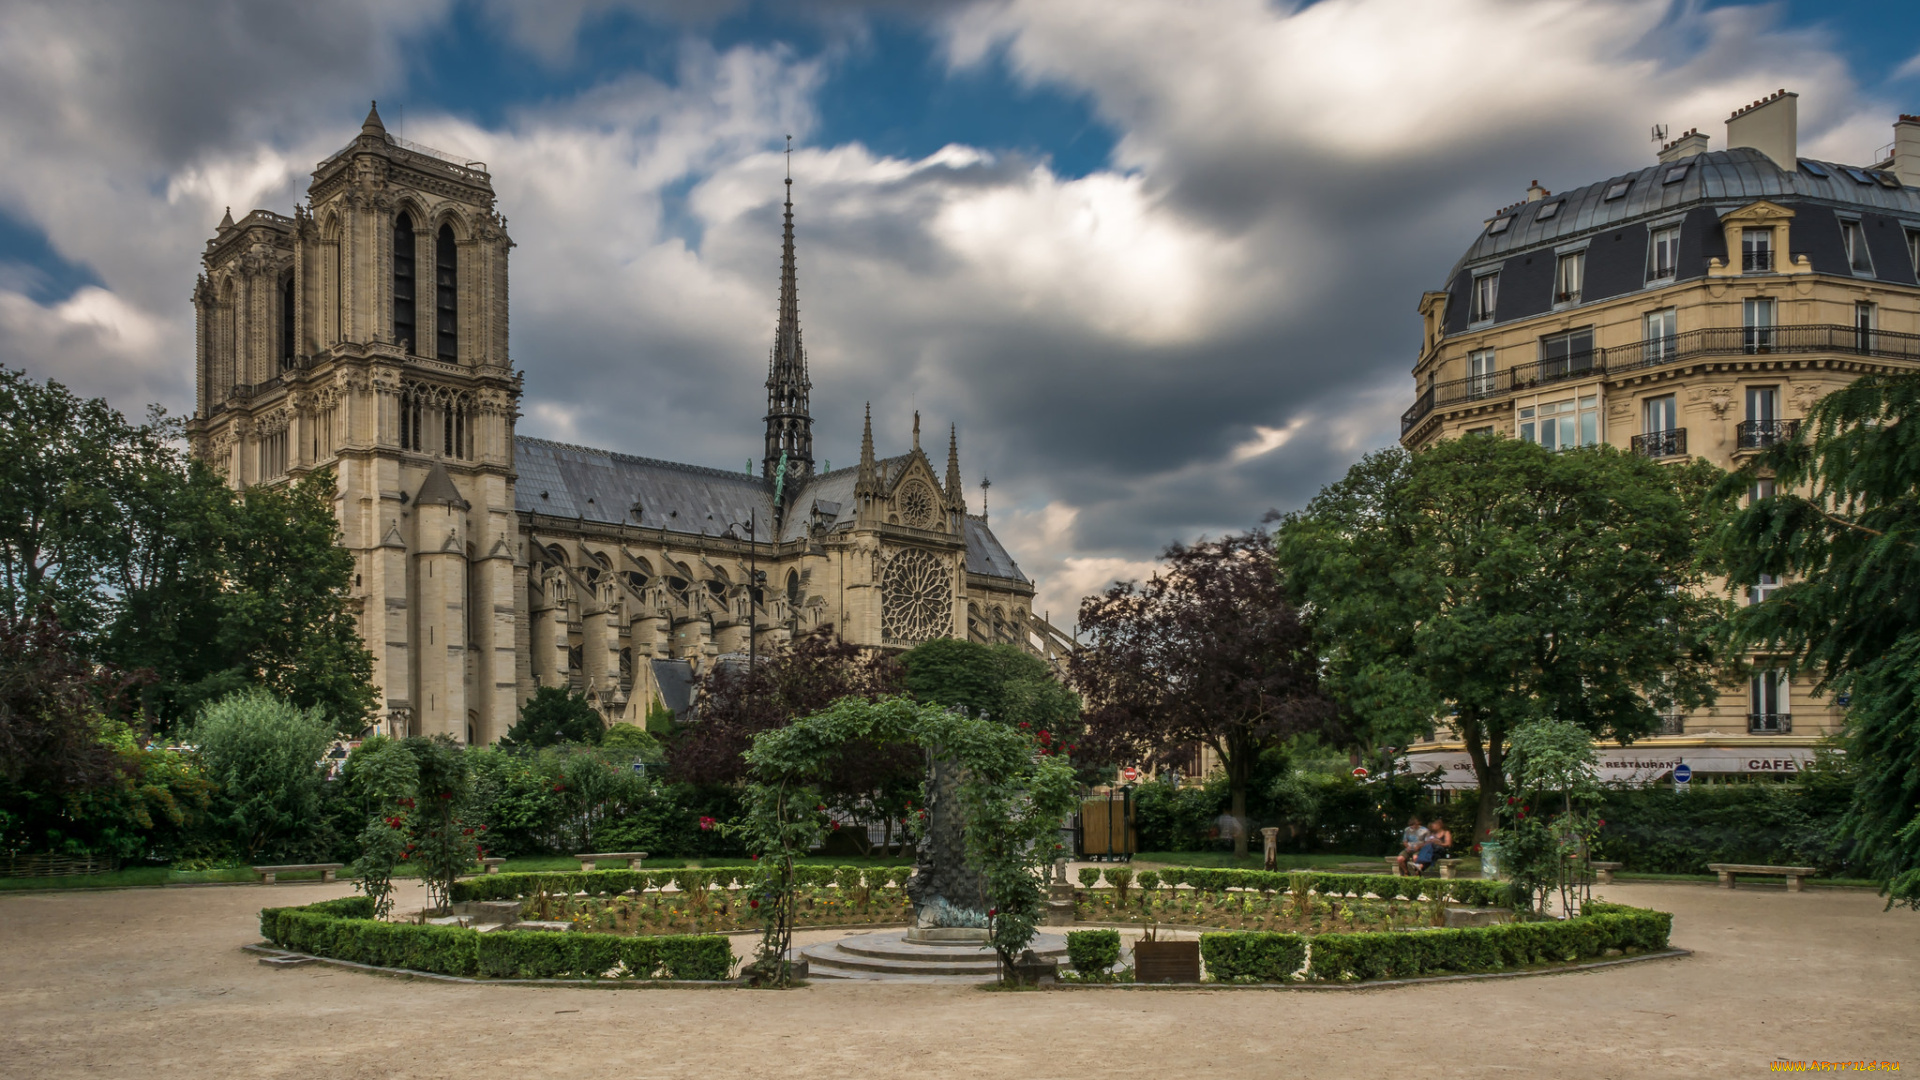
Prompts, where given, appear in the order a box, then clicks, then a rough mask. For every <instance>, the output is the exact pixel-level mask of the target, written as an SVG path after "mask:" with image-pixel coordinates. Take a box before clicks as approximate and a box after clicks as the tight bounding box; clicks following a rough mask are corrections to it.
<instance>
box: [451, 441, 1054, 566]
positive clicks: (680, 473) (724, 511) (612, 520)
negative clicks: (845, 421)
mask: <svg viewBox="0 0 1920 1080" xmlns="http://www.w3.org/2000/svg"><path fill="white" fill-rule="evenodd" d="M513 443H514V470H515V472H516V473H518V474H519V479H518V480H517V481H516V482H515V485H514V509H516V510H518V511H519V512H521V513H523V514H547V515H550V516H553V517H562V518H578V519H581V520H584V521H594V522H601V523H605V524H613V525H635V526H642V527H645V528H649V529H667V530H670V531H673V532H683V533H693V534H696V535H703V536H720V535H723V534H724V533H725V532H726V531H727V526H728V525H729V524H731V523H733V522H744V521H746V520H747V519H748V516H749V515H755V514H757V516H758V519H759V521H761V522H763V523H765V522H771V521H772V520H773V491H772V489H771V488H770V487H769V486H768V484H767V482H766V481H765V480H762V479H761V478H760V477H759V476H756V475H751V474H749V473H746V472H728V471H727V470H724V469H710V468H707V467H705V466H701V465H683V464H680V463H679V462H673V461H658V460H655V459H653V458H643V457H635V456H633V455H631V454H621V453H616V452H614V451H611V450H595V449H593V448H591V447H585V446H574V445H571V444H569V443H561V442H553V441H550V440H547V439H536V438H533V437H532V436H528V435H516V436H514V439H513ZM911 459H912V455H911V454H902V455H900V456H898V457H892V458H885V459H882V460H880V461H878V462H875V464H876V465H877V466H878V467H879V468H880V470H881V474H882V475H883V476H891V475H895V474H897V473H898V472H899V471H900V470H901V469H903V468H905V467H906V464H907V462H908V461H910V460H911ZM859 473H860V470H859V469H858V468H857V467H855V468H846V469H836V470H834V471H833V472H830V473H825V474H822V475H820V476H816V477H814V478H813V479H811V480H809V481H808V482H807V483H806V484H805V485H804V486H803V487H802V488H801V489H800V493H799V495H798V496H796V497H795V499H794V501H793V502H792V503H791V504H790V505H791V512H790V513H789V514H788V516H787V520H786V522H785V524H784V527H783V528H782V530H781V533H782V535H781V536H780V539H781V540H782V541H788V540H797V539H799V538H800V537H802V536H804V535H805V534H806V530H807V527H808V526H809V525H810V524H811V523H812V521H813V518H814V515H815V514H816V513H818V514H819V515H820V517H821V519H822V523H823V524H825V525H826V527H827V528H828V529H829V530H834V529H842V528H850V527H851V526H852V524H853V522H854V519H855V517H856V516H857V514H858V512H859V506H858V504H857V503H856V502H855V500H854V497H853V488H854V484H855V483H857V482H858V480H859ZM423 490H424V489H423ZM636 504H638V506H639V511H640V512H639V514H638V515H637V516H636V515H635V514H634V507H635V505H636ZM963 536H964V539H965V540H966V544H967V572H968V573H970V574H985V575H989V576H992V577H1002V578H1011V579H1013V580H1015V581H1026V580H1027V577H1026V575H1024V574H1022V573H1021V572H1020V567H1019V564H1017V563H1015V562H1014V561H1013V556H1012V555H1010V554H1008V553H1007V549H1006V548H1005V547H1004V546H1003V545H1002V544H1001V543H1000V540H999V538H998V537H996V536H994V535H993V530H992V529H989V528H988V527H987V523H986V522H985V521H983V520H981V519H979V518H977V517H974V516H972V515H968V516H967V518H966V527H965V529H964V531H963Z"/></svg>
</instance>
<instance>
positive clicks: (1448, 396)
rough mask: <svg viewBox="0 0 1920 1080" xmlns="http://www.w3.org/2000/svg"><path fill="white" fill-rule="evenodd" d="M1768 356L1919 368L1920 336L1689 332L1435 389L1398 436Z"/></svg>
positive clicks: (1783, 329) (1845, 329)
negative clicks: (1611, 382)
mask: <svg viewBox="0 0 1920 1080" xmlns="http://www.w3.org/2000/svg"><path fill="white" fill-rule="evenodd" d="M1757 352H1765V353H1769V354H1772V355H1775V356H1780V355H1793V354H1804V353H1837V354H1843V355H1847V356H1873V357H1887V358H1891V359H1895V360H1907V361H1920V334H1902V333H1895V332H1893V331H1890V330H1875V331H1872V332H1871V333H1862V332H1861V331H1860V329H1859V328H1858V327H1855V326H1850V325H1845V324H1837V325H1836V324H1816V325H1810V326H1774V327H1765V328H1752V329H1750V328H1747V327H1743V326H1726V327H1714V328H1711V329H1706V330H1690V331H1688V332H1687V333H1684V334H1673V335H1670V336H1667V337H1658V338H1654V339H1653V340H1651V341H1636V342H1633V343H1632V344H1630V345H1619V346H1615V347H1613V348H1610V349H1594V350H1593V351H1591V352H1585V353H1577V354H1575V355H1572V356H1567V357H1560V358H1556V359H1553V360H1547V361H1542V362H1537V363H1531V364H1521V365H1519V366H1517V367H1511V368H1507V369H1505V370H1503V371H1495V372H1489V373H1486V374H1481V375H1470V376H1468V377H1466V378H1463V379H1452V380H1449V381H1447V382H1443V383H1436V384H1434V385H1433V386H1431V387H1428V388H1427V389H1425V390H1422V391H1421V393H1420V396H1419V397H1418V398H1416V399H1415V400H1414V403H1413V407H1412V408H1410V409H1408V410H1407V411H1406V412H1404V413H1402V414H1401V416H1400V433H1401V434H1402V435H1405V434H1406V433H1407V432H1409V431H1412V430H1413V429H1414V427H1415V426H1416V425H1418V424H1419V423H1420V421H1422V420H1424V419H1426V418H1427V415H1428V414H1429V413H1431V412H1433V410H1434V409H1436V408H1441V407H1444V406H1448V405H1458V404H1460V403H1461V402H1464V401H1475V400H1483V399H1486V398H1492V397H1498V396H1500V395H1504V394H1510V393H1513V392H1515V391H1521V390H1531V389H1535V388H1538V387H1540V386H1542V385H1544V384H1548V383H1554V382H1559V381H1562V380H1566V379H1580V378H1591V377H1594V376H1602V375H1617V374H1621V373H1625V372H1630V371H1639V370H1643V369H1645V368H1651V367H1661V366H1664V365H1667V364H1679V363H1687V362H1690V361H1694V360H1698V359H1702V358H1704V357H1710V356H1737V355H1741V354H1746V353H1757Z"/></svg>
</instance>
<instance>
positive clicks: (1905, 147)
mask: <svg viewBox="0 0 1920 1080" xmlns="http://www.w3.org/2000/svg"><path fill="white" fill-rule="evenodd" d="M1893 175H1895V176H1897V177H1899V178H1900V182H1901V183H1903V184H1905V185H1907V186H1908V187H1920V116H1908V115H1907V114H1905V113H1901V114H1900V119H1899V120H1898V121H1896V122H1895V123H1894V125H1893Z"/></svg>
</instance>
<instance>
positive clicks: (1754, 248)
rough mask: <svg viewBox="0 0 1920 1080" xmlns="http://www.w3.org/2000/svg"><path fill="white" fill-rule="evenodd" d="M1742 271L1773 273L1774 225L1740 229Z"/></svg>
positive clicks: (1748, 272) (1747, 272) (1744, 272)
mask: <svg viewBox="0 0 1920 1080" xmlns="http://www.w3.org/2000/svg"><path fill="white" fill-rule="evenodd" d="M1740 272H1741V273H1743V274H1771V273H1773V227H1772V226H1770V225H1768V226H1762V227H1761V228H1758V229H1741V230H1740Z"/></svg>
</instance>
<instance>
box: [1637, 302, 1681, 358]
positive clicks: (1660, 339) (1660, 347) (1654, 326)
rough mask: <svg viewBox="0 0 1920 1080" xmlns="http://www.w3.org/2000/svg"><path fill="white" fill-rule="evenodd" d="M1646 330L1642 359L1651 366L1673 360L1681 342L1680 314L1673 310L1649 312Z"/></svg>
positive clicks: (1664, 309) (1663, 309)
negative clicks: (1677, 346)
mask: <svg viewBox="0 0 1920 1080" xmlns="http://www.w3.org/2000/svg"><path fill="white" fill-rule="evenodd" d="M1646 330H1647V333H1646V339H1645V344H1644V346H1643V347H1642V353H1641V358H1642V359H1643V360H1644V361H1645V362H1646V363H1649V364H1663V363H1666V362H1667V361H1668V360H1671V359H1673V357H1674V355H1675V353H1676V352H1677V349H1676V348H1675V346H1676V345H1677V344H1678V341H1679V332H1680V314H1679V312H1678V311H1676V310H1675V309H1673V308H1661V309H1660V310H1659V311H1649V312H1647V320H1646Z"/></svg>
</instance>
